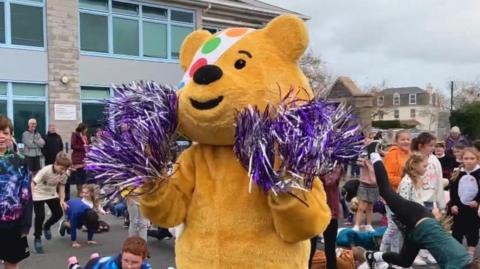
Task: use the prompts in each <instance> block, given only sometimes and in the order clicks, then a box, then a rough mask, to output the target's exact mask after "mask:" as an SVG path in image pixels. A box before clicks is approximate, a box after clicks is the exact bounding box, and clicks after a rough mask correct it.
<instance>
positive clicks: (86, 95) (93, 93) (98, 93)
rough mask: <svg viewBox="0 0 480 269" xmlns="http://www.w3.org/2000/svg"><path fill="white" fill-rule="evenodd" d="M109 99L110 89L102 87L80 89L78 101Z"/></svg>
mask: <svg viewBox="0 0 480 269" xmlns="http://www.w3.org/2000/svg"><path fill="white" fill-rule="evenodd" d="M107 98H110V89H109V88H103V87H82V90H81V91H80V99H82V100H99V99H107Z"/></svg>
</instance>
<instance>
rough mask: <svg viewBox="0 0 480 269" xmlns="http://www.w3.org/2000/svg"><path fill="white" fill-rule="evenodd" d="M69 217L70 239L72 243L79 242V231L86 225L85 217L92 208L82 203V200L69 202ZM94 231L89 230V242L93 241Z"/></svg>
mask: <svg viewBox="0 0 480 269" xmlns="http://www.w3.org/2000/svg"><path fill="white" fill-rule="evenodd" d="M67 204H68V209H67V217H68V220H70V238H71V239H72V241H75V240H77V229H81V228H82V225H84V221H83V219H84V217H85V214H86V213H87V211H88V210H90V207H89V206H88V205H86V204H85V203H84V202H82V199H79V198H77V199H72V200H69V201H68V202H67ZM93 234H94V231H90V230H88V240H92V238H93Z"/></svg>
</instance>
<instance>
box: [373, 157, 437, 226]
mask: <svg viewBox="0 0 480 269" xmlns="http://www.w3.org/2000/svg"><path fill="white" fill-rule="evenodd" d="M373 168H374V170H375V176H376V178H377V185H378V190H379V192H380V196H382V198H383V199H384V200H385V202H386V203H387V205H388V206H389V207H390V210H392V212H393V214H394V215H395V218H396V219H397V220H398V221H399V222H401V223H402V224H403V225H405V226H406V227H407V229H409V230H412V229H413V228H415V225H416V224H417V222H418V221H419V220H421V219H423V218H431V217H433V215H432V213H431V212H430V211H428V210H427V209H426V208H425V207H424V206H423V205H421V204H418V203H416V202H413V201H409V200H407V199H405V198H403V197H402V196H400V195H399V194H398V193H396V192H394V191H393V189H392V187H391V186H390V183H388V175H387V171H385V167H384V166H383V163H382V162H380V161H377V162H375V163H374V164H373Z"/></svg>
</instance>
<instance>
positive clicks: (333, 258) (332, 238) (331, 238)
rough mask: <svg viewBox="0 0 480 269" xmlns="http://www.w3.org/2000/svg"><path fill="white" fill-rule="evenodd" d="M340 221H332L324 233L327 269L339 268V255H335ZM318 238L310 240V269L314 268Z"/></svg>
mask: <svg viewBox="0 0 480 269" xmlns="http://www.w3.org/2000/svg"><path fill="white" fill-rule="evenodd" d="M337 230H338V220H337V219H331V220H330V223H329V224H328V226H327V229H326V230H325V232H323V239H324V240H325V257H326V258H327V269H336V268H337V255H336V253H335V246H336V242H337ZM317 239H318V236H315V237H314V238H312V239H310V244H311V249H310V260H309V261H308V268H312V260H313V256H314V255H315V251H316V250H317Z"/></svg>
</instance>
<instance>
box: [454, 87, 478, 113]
mask: <svg viewBox="0 0 480 269" xmlns="http://www.w3.org/2000/svg"><path fill="white" fill-rule="evenodd" d="M478 101H480V82H479V81H474V82H471V81H470V82H456V83H455V89H454V97H453V106H454V109H459V108H462V107H463V106H464V105H466V104H469V103H473V102H478Z"/></svg>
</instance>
